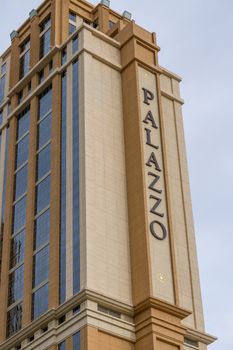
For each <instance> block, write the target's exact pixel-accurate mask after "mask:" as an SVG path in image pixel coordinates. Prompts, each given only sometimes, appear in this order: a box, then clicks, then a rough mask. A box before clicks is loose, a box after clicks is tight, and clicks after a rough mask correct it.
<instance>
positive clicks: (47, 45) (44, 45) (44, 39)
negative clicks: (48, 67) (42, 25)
mask: <svg viewBox="0 0 233 350" xmlns="http://www.w3.org/2000/svg"><path fill="white" fill-rule="evenodd" d="M50 49H51V29H48V30H47V31H46V32H45V33H44V34H43V35H42V36H41V38H40V58H42V57H44V56H45V55H47V53H49V51H50Z"/></svg>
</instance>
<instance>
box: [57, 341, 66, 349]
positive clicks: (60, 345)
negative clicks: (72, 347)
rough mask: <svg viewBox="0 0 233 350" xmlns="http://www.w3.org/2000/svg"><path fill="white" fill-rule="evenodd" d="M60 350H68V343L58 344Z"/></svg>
mask: <svg viewBox="0 0 233 350" xmlns="http://www.w3.org/2000/svg"><path fill="white" fill-rule="evenodd" d="M58 350H66V342H65V341H63V342H62V343H60V344H58Z"/></svg>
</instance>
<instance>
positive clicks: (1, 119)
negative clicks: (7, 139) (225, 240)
mask: <svg viewBox="0 0 233 350" xmlns="http://www.w3.org/2000/svg"><path fill="white" fill-rule="evenodd" d="M2 123H3V111H0V127H1V125H2ZM0 147H1V145H0Z"/></svg>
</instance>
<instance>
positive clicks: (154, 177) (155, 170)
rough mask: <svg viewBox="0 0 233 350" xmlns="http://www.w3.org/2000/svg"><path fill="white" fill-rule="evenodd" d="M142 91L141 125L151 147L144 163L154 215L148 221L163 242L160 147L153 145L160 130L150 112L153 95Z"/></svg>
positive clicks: (153, 231) (165, 230)
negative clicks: (144, 125) (143, 111)
mask: <svg viewBox="0 0 233 350" xmlns="http://www.w3.org/2000/svg"><path fill="white" fill-rule="evenodd" d="M142 91H143V103H144V104H145V105H147V106H148V110H147V112H146V115H145V116H143V123H144V124H146V127H145V128H144V131H145V134H146V145H148V146H149V147H151V151H150V155H149V158H148V160H147V162H146V166H147V167H148V168H149V169H150V168H151V170H148V172H147V175H148V177H149V178H150V180H149V185H148V189H149V190H150V194H149V198H150V199H151V207H150V212H151V213H152V214H153V215H154V220H151V221H150V232H151V233H152V235H153V236H154V237H155V238H156V239H159V240H161V241H163V240H164V239H166V237H167V228H166V226H165V225H164V223H162V221H161V218H163V217H164V212H163V211H162V212H161V211H160V207H161V205H162V201H163V192H164V191H163V189H162V188H160V187H159V184H160V179H161V176H163V174H161V172H162V166H161V164H159V161H158V153H159V152H161V147H160V145H158V144H155V140H157V141H158V137H156V136H157V135H156V134H158V133H159V132H160V130H159V126H158V124H157V123H156V121H155V117H154V115H153V112H152V110H151V102H152V101H154V99H155V95H154V93H153V92H152V91H150V90H148V89H147V88H145V87H143V88H142ZM153 131H154V132H153ZM152 135H154V136H155V137H154V141H153V140H152ZM160 158H161V157H160Z"/></svg>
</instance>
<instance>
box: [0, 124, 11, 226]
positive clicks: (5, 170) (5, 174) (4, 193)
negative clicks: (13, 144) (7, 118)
mask: <svg viewBox="0 0 233 350" xmlns="http://www.w3.org/2000/svg"><path fill="white" fill-rule="evenodd" d="M8 147H9V127H7V129H6V149H5V161H4V174H3V176H4V178H3V193H2V212H1V213H0V214H1V226H0V231H1V230H3V226H4V222H5V206H6V200H5V199H6V178H7V161H8Z"/></svg>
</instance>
